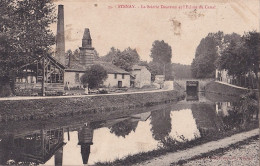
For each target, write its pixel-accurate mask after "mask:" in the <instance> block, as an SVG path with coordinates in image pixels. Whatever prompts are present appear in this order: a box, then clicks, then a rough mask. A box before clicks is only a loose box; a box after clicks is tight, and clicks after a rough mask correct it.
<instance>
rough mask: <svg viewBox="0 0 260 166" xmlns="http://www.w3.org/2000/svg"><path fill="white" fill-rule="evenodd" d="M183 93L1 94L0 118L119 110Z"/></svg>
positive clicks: (34, 117) (172, 97)
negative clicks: (42, 95) (6, 95)
mask: <svg viewBox="0 0 260 166" xmlns="http://www.w3.org/2000/svg"><path fill="white" fill-rule="evenodd" d="M183 98H184V94H182V93H180V92H177V91H174V90H154V91H142V92H132V93H118V94H98V95H78V96H47V97H40V96H38V97H9V98H0V105H1V108H0V121H4V122H7V121H20V120H32V119H41V120H42V119H49V118H52V117H62V116H70V115H72V116H73V115H80V114H88V115H89V114H96V113H100V114H102V113H109V112H116V111H117V110H124V109H130V110H131V109H132V110H135V109H138V108H141V107H144V106H146V107H147V106H153V105H158V104H162V103H169V102H172V101H178V100H181V99H183Z"/></svg>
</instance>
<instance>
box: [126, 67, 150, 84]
mask: <svg viewBox="0 0 260 166" xmlns="http://www.w3.org/2000/svg"><path fill="white" fill-rule="evenodd" d="M131 74H132V75H133V76H134V77H135V80H134V85H135V87H138V88H142V87H143V86H144V85H151V72H150V71H149V70H148V69H147V68H146V67H145V66H139V65H134V66H133V67H132V71H131Z"/></svg>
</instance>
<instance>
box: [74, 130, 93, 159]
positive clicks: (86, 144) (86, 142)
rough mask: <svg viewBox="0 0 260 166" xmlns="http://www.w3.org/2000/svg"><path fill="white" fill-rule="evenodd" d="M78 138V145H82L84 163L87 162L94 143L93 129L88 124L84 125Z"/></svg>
mask: <svg viewBox="0 0 260 166" xmlns="http://www.w3.org/2000/svg"><path fill="white" fill-rule="evenodd" d="M78 139H79V143H78V145H80V146H81V156H82V161H83V164H87V163H88V159H89V154H90V146H91V145H93V142H92V140H93V129H91V128H90V127H88V126H83V128H82V129H81V130H80V131H79V132H78Z"/></svg>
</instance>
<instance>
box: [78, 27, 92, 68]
mask: <svg viewBox="0 0 260 166" xmlns="http://www.w3.org/2000/svg"><path fill="white" fill-rule="evenodd" d="M79 49H80V63H81V65H84V66H85V65H92V64H93V61H94V48H93V47H92V39H91V36H90V32H89V29H88V28H85V31H84V34H83V38H82V47H80V48H79Z"/></svg>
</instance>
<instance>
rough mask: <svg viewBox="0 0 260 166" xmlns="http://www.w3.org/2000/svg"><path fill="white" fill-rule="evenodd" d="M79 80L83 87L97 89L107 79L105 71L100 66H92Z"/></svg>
mask: <svg viewBox="0 0 260 166" xmlns="http://www.w3.org/2000/svg"><path fill="white" fill-rule="evenodd" d="M80 79H81V82H82V83H83V85H84V86H85V87H86V86H88V88H90V89H92V88H98V87H99V86H100V84H103V82H104V81H105V79H107V71H106V70H105V69H104V68H103V67H102V66H100V65H92V66H91V67H90V68H88V69H87V70H86V72H85V73H84V75H82V76H81V78H80Z"/></svg>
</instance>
